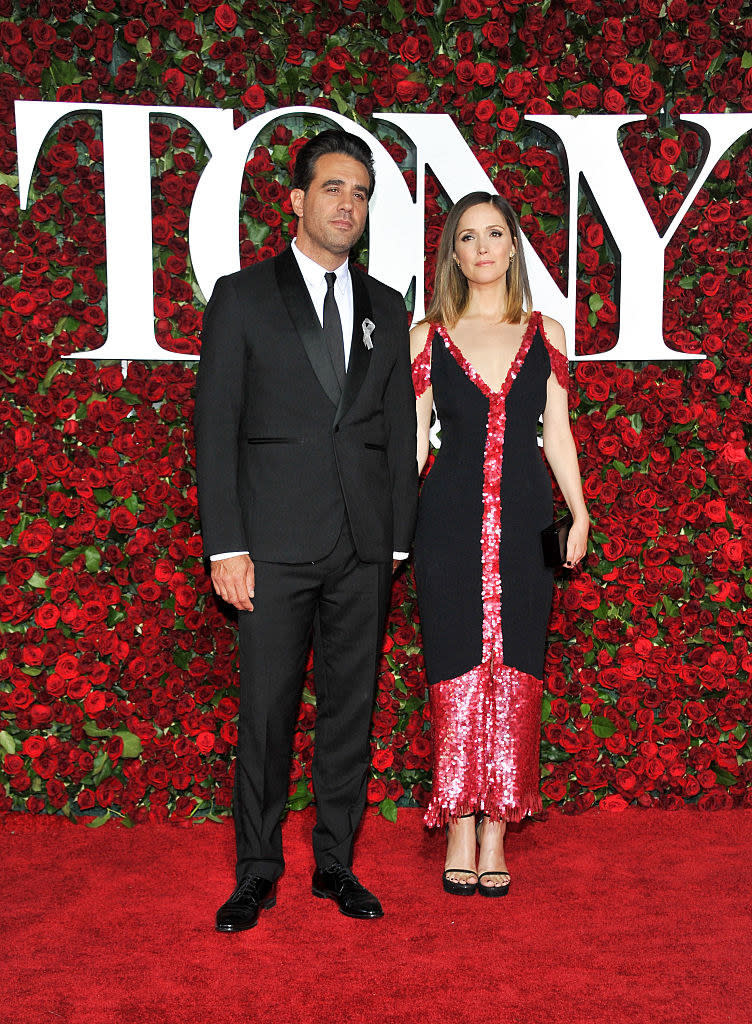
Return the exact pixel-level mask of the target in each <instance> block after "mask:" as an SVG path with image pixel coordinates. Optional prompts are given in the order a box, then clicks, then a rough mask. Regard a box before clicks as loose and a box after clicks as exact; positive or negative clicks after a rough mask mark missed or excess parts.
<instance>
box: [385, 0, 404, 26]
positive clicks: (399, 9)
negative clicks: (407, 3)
mask: <svg viewBox="0 0 752 1024" xmlns="http://www.w3.org/2000/svg"><path fill="white" fill-rule="evenodd" d="M387 7H388V8H389V13H390V14H391V16H392V17H393V18H394V20H395V21H402V19H403V18H404V17H405V8H404V7H403V6H402V4H401V3H400V2H399V0H389V3H388V4H387Z"/></svg>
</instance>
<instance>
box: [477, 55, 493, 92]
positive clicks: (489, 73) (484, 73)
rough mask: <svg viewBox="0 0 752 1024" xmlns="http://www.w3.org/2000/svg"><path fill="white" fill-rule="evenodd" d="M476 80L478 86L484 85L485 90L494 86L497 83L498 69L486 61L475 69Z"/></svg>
mask: <svg viewBox="0 0 752 1024" xmlns="http://www.w3.org/2000/svg"><path fill="white" fill-rule="evenodd" d="M475 80H476V82H477V83H478V85H482V86H483V87H484V88H488V87H489V86H491V85H493V84H494V82H495V81H496V68H495V67H494V65H493V64H488V63H486V62H485V61H484V62H481V63H480V64H478V65H477V66H476V68H475Z"/></svg>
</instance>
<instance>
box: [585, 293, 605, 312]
mask: <svg viewBox="0 0 752 1024" xmlns="http://www.w3.org/2000/svg"><path fill="white" fill-rule="evenodd" d="M588 306H590V308H591V309H592V311H593V312H594V313H597V312H598V310H599V309H603V299H602V298H601V297H600V295H598V294H593V295H591V296H590V298H589V299H588Z"/></svg>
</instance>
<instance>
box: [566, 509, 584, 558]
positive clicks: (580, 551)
mask: <svg viewBox="0 0 752 1024" xmlns="http://www.w3.org/2000/svg"><path fill="white" fill-rule="evenodd" d="M589 530H590V522H589V520H588V519H587V518H585V517H582V516H580V517H579V518H578V519H575V521H574V523H572V526H571V528H570V530H569V537H568V538H567V560H566V562H565V563H564V566H565V567H566V568H567V569H574V568H575V566H577V565H579V564H580V562H581V561H582V559H583V558H584V557H585V554H586V553H587V539H588V532H589Z"/></svg>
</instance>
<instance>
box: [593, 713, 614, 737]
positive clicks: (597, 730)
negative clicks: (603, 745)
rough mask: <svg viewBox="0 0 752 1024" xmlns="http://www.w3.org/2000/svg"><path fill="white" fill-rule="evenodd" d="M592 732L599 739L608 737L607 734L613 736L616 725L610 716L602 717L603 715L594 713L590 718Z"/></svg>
mask: <svg viewBox="0 0 752 1024" xmlns="http://www.w3.org/2000/svg"><path fill="white" fill-rule="evenodd" d="M591 724H592V728H593V733H594V734H595V735H596V736H598V737H599V738H600V739H608V737H609V736H613V734H614V733H615V732H616V726H615V725H614V723H613V722H612V721H611V719H610V718H604V717H603V715H596V716H595V718H593V720H592V723H591Z"/></svg>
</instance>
